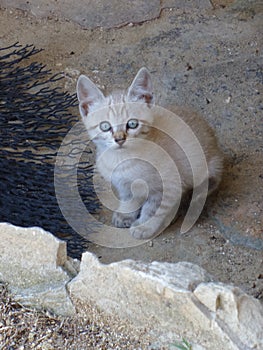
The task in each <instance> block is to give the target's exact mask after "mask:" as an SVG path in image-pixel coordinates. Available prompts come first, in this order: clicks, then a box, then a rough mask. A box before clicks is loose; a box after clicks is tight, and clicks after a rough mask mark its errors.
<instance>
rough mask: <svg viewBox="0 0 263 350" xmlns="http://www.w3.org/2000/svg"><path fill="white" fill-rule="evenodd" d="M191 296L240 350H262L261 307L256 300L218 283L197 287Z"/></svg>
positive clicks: (262, 309) (262, 313) (203, 284)
mask: <svg viewBox="0 0 263 350" xmlns="http://www.w3.org/2000/svg"><path fill="white" fill-rule="evenodd" d="M194 295H195V296H196V297H197V298H198V300H199V301H200V302H201V303H203V304H204V305H205V306H206V307H207V308H208V309H209V311H211V312H212V315H213V317H214V322H215V323H217V324H218V326H219V327H221V328H222V329H223V330H224V332H225V333H227V334H228V335H229V337H230V338H232V339H234V340H235V342H236V343H237V344H239V346H240V348H241V349H262V348H263V337H262V328H263V307H262V304H261V303H260V302H259V301H258V300H256V299H254V298H252V297H250V296H248V295H247V294H245V293H243V292H242V291H241V290H240V289H239V288H237V287H234V286H229V285H224V284H220V283H209V284H205V283H201V284H200V285H199V286H198V287H197V288H196V289H195V291H194ZM259 341H260V342H259Z"/></svg>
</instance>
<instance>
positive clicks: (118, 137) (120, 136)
mask: <svg viewBox="0 0 263 350" xmlns="http://www.w3.org/2000/svg"><path fill="white" fill-rule="evenodd" d="M113 136H114V141H115V142H116V143H117V144H118V145H119V146H122V145H123V144H124V142H125V141H126V135H125V133H124V132H123V131H117V132H116V133H115V134H114V135H113Z"/></svg>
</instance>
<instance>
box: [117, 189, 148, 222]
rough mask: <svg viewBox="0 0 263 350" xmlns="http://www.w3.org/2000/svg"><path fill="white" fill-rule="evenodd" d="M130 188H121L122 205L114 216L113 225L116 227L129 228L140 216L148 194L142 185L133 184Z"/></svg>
mask: <svg viewBox="0 0 263 350" xmlns="http://www.w3.org/2000/svg"><path fill="white" fill-rule="evenodd" d="M130 188H131V187H130V186H123V187H122V188H119V189H118V191H119V193H120V194H119V197H120V205H119V207H118V209H117V211H116V212H114V213H113V215H112V223H113V225H114V226H116V227H122V228H129V227H131V225H132V224H133V223H134V222H135V221H136V220H137V218H138V216H139V215H140V211H141V206H142V204H143V203H144V202H145V198H146V196H147V193H146V192H145V190H144V188H142V184H140V183H133V185H132V191H131V190H130Z"/></svg>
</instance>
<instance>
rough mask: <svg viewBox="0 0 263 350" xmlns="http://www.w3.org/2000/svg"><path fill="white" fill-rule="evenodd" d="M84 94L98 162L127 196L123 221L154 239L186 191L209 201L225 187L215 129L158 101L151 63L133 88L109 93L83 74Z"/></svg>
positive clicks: (116, 220)
mask: <svg viewBox="0 0 263 350" xmlns="http://www.w3.org/2000/svg"><path fill="white" fill-rule="evenodd" d="M77 95H78V99H79V109H80V114H81V116H82V119H83V122H84V124H85V126H86V128H87V130H88V133H89V136H90V138H91V139H92V141H93V142H94V143H95V145H96V167H97V169H98V171H99V172H100V174H101V175H102V176H103V177H104V179H105V180H106V181H108V182H111V184H112V185H113V186H114V188H115V190H116V191H117V194H118V197H119V200H120V202H119V208H118V210H117V211H116V212H115V213H114V214H113V218H112V222H113V224H114V225H115V226H117V227H127V228H128V227H130V233H131V235H132V236H133V237H135V238H138V239H148V238H151V237H153V236H154V235H156V234H158V233H160V232H161V231H162V230H163V229H165V228H166V227H167V226H168V225H169V224H170V223H171V221H172V219H173V218H174V216H175V214H176V211H177V209H178V206H179V204H180V201H181V195H182V194H185V193H186V192H187V191H189V190H191V189H193V188H195V189H197V190H196V195H195V202H198V201H199V202H200V203H201V204H203V203H204V201H205V199H206V195H207V194H210V193H211V192H212V191H214V190H215V189H216V188H217V186H218V184H219V182H220V178H221V173H222V162H223V161H222V156H221V153H220V151H219V150H218V147H217V142H216V139H215V137H214V134H213V132H212V130H211V128H210V127H209V126H208V124H207V123H206V122H205V120H204V119H202V118H200V117H199V116H198V115H197V114H196V113H194V112H191V111H187V110H184V109H180V108H177V107H174V108H172V109H170V110H171V111H172V112H171V111H168V110H166V109H164V108H161V107H158V106H155V105H154V104H153V92H152V82H151V77H150V74H149V72H148V70H147V69H146V68H141V69H140V70H139V72H138V73H137V75H136V77H135V78H134V80H133V82H132V84H131V86H130V87H129V89H128V91H127V92H113V93H112V94H111V95H109V96H107V97H105V96H104V94H103V93H102V92H101V91H100V90H99V89H98V88H97V87H96V85H95V84H94V83H93V82H92V81H91V80H90V79H88V78H87V77H85V76H84V75H81V76H80V77H79V80H78V83H77ZM138 180H143V181H138ZM145 185H147V186H145ZM146 187H147V188H146ZM206 189H208V190H207V191H206ZM201 209H202V208H201ZM196 219H197V218H196ZM194 221H195V220H194Z"/></svg>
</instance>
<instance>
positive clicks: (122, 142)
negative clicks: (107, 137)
mask: <svg viewBox="0 0 263 350" xmlns="http://www.w3.org/2000/svg"><path fill="white" fill-rule="evenodd" d="M114 140H115V142H116V143H117V144H118V145H119V146H122V145H123V144H124V142H125V141H126V138H124V137H122V138H117V137H116V138H115V139H114Z"/></svg>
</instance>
